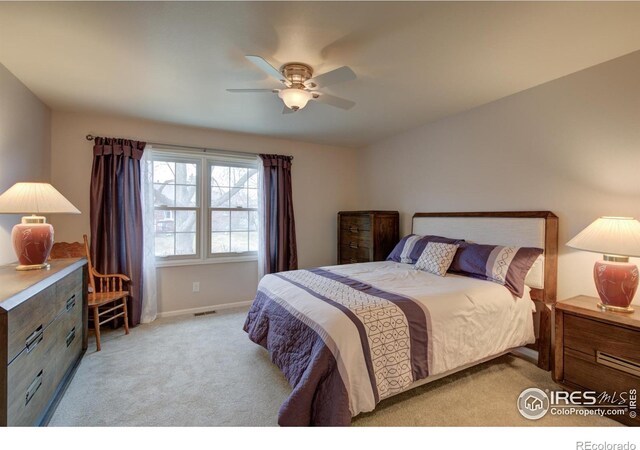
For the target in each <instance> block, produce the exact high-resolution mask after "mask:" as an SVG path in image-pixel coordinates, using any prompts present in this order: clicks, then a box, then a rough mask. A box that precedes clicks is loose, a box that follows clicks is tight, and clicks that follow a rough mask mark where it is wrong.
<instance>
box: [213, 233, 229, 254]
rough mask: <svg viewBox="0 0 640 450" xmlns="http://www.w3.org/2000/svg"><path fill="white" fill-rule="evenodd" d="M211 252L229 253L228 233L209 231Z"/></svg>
mask: <svg viewBox="0 0 640 450" xmlns="http://www.w3.org/2000/svg"><path fill="white" fill-rule="evenodd" d="M211 253H229V233H211Z"/></svg>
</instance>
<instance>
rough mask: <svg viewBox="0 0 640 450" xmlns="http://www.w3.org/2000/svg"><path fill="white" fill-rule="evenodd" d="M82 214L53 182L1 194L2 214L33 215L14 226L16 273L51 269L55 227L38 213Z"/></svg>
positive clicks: (20, 185) (20, 186)
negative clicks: (17, 271) (50, 261)
mask: <svg viewBox="0 0 640 450" xmlns="http://www.w3.org/2000/svg"><path fill="white" fill-rule="evenodd" d="M60 213H65V214H80V211H78V209H77V208H76V207H75V206H73V205H72V204H71V202H69V200H67V199H66V198H64V197H63V196H62V194H61V193H60V192H58V191H57V190H56V189H55V188H54V187H53V186H51V185H50V184H49V183H16V184H14V185H13V186H11V187H10V188H9V189H8V190H7V191H6V192H5V193H3V194H2V195H0V214H31V215H30V216H24V217H23V218H22V223H19V224H17V225H15V226H14V227H13V230H12V231H11V239H12V241H13V248H14V250H15V252H16V256H17V257H18V263H19V265H18V266H17V267H16V270H34V269H47V268H48V267H49V264H48V263H47V259H48V258H49V252H51V247H52V246H53V226H51V224H49V223H47V221H46V219H45V218H44V217H43V216H41V215H36V214H60Z"/></svg>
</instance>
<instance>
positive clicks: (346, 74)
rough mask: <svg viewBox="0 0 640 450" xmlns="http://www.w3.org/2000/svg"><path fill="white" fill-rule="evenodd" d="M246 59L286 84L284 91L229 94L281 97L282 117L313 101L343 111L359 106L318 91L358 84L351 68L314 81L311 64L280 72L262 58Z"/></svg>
mask: <svg viewBox="0 0 640 450" xmlns="http://www.w3.org/2000/svg"><path fill="white" fill-rule="evenodd" d="M246 58H247V59H248V60H249V61H251V62H252V63H254V64H255V65H256V66H258V68H259V69H260V70H262V71H263V72H265V73H266V74H267V75H269V76H271V77H272V78H275V79H276V80H278V81H279V82H280V83H282V84H284V86H285V87H284V88H281V89H277V88H276V89H227V91H228V92H233V93H247V92H261V93H266V92H268V93H273V94H278V97H280V98H281V99H282V101H283V102H284V104H285V107H284V109H283V111H282V114H290V113H294V112H296V111H299V110H301V109H302V108H304V107H305V106H307V103H308V102H309V100H314V101H316V102H320V103H326V104H327V105H331V106H335V107H338V108H342V109H351V108H352V107H353V106H354V105H355V102H352V101H351V100H347V99H344V98H340V97H336V96H334V95H329V94H325V93H324V92H319V91H317V90H316V89H317V88H323V87H325V86H329V85H331V84H336V83H342V82H343V81H350V80H355V79H356V74H355V73H353V70H351V69H350V68H349V67H347V66H342V67H339V68H337V69H334V70H332V71H330V72H326V73H323V74H322V75H318V76H316V77H314V76H313V69H312V68H311V66H309V65H308V64H303V63H298V62H293V63H287V64H284V65H282V67H280V70H278V69H276V68H275V67H273V66H272V65H271V64H269V63H268V62H267V61H265V59H264V58H261V57H260V56H254V55H247V56H246Z"/></svg>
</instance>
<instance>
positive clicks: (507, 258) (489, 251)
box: [449, 242, 542, 298]
mask: <svg viewBox="0 0 640 450" xmlns="http://www.w3.org/2000/svg"><path fill="white" fill-rule="evenodd" d="M541 254H542V249H540V248H532V247H505V246H502V245H481V244H470V243H468V242H464V243H462V244H460V245H459V247H458V251H457V252H456V256H455V257H454V258H453V262H452V263H451V266H450V267H449V272H452V273H457V274H459V275H465V276H469V277H473V278H480V279H482V280H489V281H493V282H494V283H498V284H502V285H503V286H505V287H506V288H507V289H509V290H510V291H511V292H512V293H514V294H515V295H516V296H518V297H520V298H522V296H523V294H524V279H525V278H526V277H527V273H528V272H529V269H531V266H532V265H533V263H534V262H535V261H536V259H537V258H538V256H540V255H541Z"/></svg>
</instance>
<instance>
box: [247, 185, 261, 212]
mask: <svg viewBox="0 0 640 450" xmlns="http://www.w3.org/2000/svg"><path fill="white" fill-rule="evenodd" d="M248 191H249V201H248V203H247V208H257V207H258V190H257V189H249V190H248Z"/></svg>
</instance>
